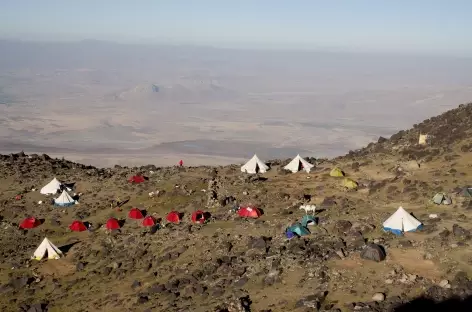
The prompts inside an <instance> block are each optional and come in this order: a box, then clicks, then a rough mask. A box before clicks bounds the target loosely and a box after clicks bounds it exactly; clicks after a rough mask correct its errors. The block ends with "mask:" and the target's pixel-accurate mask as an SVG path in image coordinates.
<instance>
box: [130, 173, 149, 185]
mask: <svg viewBox="0 0 472 312" xmlns="http://www.w3.org/2000/svg"><path fill="white" fill-rule="evenodd" d="M146 180H147V179H146V177H143V176H141V175H135V176H132V177H131V178H129V179H128V182H129V183H134V184H139V183H143V182H145V181H146Z"/></svg>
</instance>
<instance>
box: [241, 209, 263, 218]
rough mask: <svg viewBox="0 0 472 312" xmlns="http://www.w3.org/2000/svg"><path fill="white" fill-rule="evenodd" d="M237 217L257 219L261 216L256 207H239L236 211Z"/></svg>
mask: <svg viewBox="0 0 472 312" xmlns="http://www.w3.org/2000/svg"><path fill="white" fill-rule="evenodd" d="M238 215H239V216H240V217H242V218H253V219H257V218H259V217H260V216H261V215H262V212H261V211H260V210H259V209H257V208H256V207H241V208H239V210H238Z"/></svg>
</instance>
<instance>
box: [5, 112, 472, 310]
mask: <svg viewBox="0 0 472 312" xmlns="http://www.w3.org/2000/svg"><path fill="white" fill-rule="evenodd" d="M420 134H427V135H428V139H427V140H424V142H423V141H422V142H421V144H420V143H419V136H420ZM248 152H254V151H248ZM471 152H472V104H467V105H461V106H460V107H458V108H456V109H454V110H451V111H448V112H446V113H444V114H442V115H439V116H436V117H432V118H430V119H427V120H425V121H424V122H421V123H418V124H416V125H414V126H413V127H412V128H411V129H409V130H404V131H400V132H398V133H396V134H393V135H392V136H391V137H389V138H382V137H381V138H379V139H378V141H376V142H373V143H371V144H369V145H367V146H366V147H364V148H360V149H358V150H353V151H350V152H348V153H347V154H346V155H343V156H339V157H336V158H334V159H319V158H317V159H316V166H314V167H312V168H311V169H310V170H309V172H306V171H304V172H303V173H298V174H291V173H290V172H286V171H287V170H285V169H284V167H285V166H286V165H287V164H288V162H289V161H290V160H277V159H274V160H268V161H267V163H265V162H263V161H261V160H260V159H259V158H257V156H254V157H253V158H252V159H251V160H250V161H249V162H248V163H247V164H246V165H244V166H243V167H240V165H228V166H219V167H209V166H200V167H186V166H177V165H176V166H173V167H157V166H154V165H148V166H141V167H133V168H131V167H123V166H115V167H113V168H95V167H92V166H89V165H87V164H79V163H74V162H71V161H68V160H64V159H55V158H50V157H49V156H47V155H35V154H31V155H25V154H24V153H16V154H10V155H0V257H1V259H2V261H0V310H1V311H5V312H10V311H15V312H17V311H176V312H177V311H192V312H208V311H217V312H223V311H238V312H240V311H256V312H261V311H265V312H268V311H271V312H278V311H300V312H303V311H326V312H328V311H331V312H334V311H405V310H401V307H405V305H406V304H407V303H408V302H410V301H412V300H414V299H415V298H417V297H418V296H424V297H425V298H427V299H431V300H435V301H443V300H446V299H448V298H452V297H455V298H456V299H455V300H458V301H460V300H464V299H465V298H467V297H470V296H471V295H472V279H471V278H472V276H471V275H470V274H471V273H470V265H471V261H470V259H471V257H472V254H471V251H470V247H471V245H472V231H471V229H472V225H471V220H472V199H471V196H472V195H470V194H469V190H470V186H469V185H470V183H471V181H470V174H471V173H472V169H471V167H470V161H471ZM313 156H317V155H313ZM306 159H311V158H306ZM310 162H312V161H310ZM269 165H270V170H268V169H269ZM304 168H305V165H303V169H304ZM293 169H295V167H294V168H293ZM297 169H301V167H300V166H299V167H298V168H297ZM254 173H261V174H260V175H257V174H254ZM53 177H56V178H57V181H58V182H59V181H74V182H75V186H74V192H76V193H77V194H81V195H80V204H79V205H71V206H68V207H58V206H54V201H53V200H54V198H60V195H59V194H61V193H60V192H61V191H64V188H60V187H59V186H58V184H57V183H56V184H55V185H53V186H52V187H51V188H50V189H49V188H48V189H47V190H46V191H47V192H46V193H47V194H53V196H50V195H45V194H43V192H42V191H41V190H42V188H43V187H44V186H46V185H48V184H49V183H50V182H51V179H52V178H53ZM130 177H146V178H145V179H144V178H142V179H140V178H139V179H138V178H136V179H132V180H130ZM350 181H352V183H351V182H350ZM59 183H61V182H59ZM66 191H67V189H66ZM58 193H59V194H58ZM151 193H152V194H155V195H154V196H150V195H149V194H151ZM435 194H439V195H438V196H437V197H436V196H435ZM64 196H65V195H64ZM433 198H435V199H436V200H435V201H433V200H432V199H433ZM446 199H447V201H445V200H446ZM449 199H450V201H449ZM39 202H41V204H40V203H39ZM65 202H66V201H65ZM437 203H439V204H437ZM446 203H448V204H446ZM256 207H257V208H256ZM301 207H303V208H301ZM399 207H403V208H401V209H400V208H399ZM133 208H134V209H133ZM248 208H249V209H248ZM256 209H257V210H256ZM394 308H395V309H397V308H398V310H394ZM406 311H408V310H406Z"/></svg>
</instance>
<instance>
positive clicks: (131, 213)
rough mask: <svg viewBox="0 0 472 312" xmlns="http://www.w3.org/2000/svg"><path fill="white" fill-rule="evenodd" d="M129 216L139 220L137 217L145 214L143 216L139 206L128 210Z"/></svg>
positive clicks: (139, 217)
mask: <svg viewBox="0 0 472 312" xmlns="http://www.w3.org/2000/svg"><path fill="white" fill-rule="evenodd" d="M128 218H130V219H135V220H137V219H142V218H144V216H143V213H142V212H141V210H139V209H138V208H132V209H131V210H130V211H129V212H128Z"/></svg>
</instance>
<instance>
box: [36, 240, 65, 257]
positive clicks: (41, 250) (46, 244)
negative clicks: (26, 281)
mask: <svg viewBox="0 0 472 312" xmlns="http://www.w3.org/2000/svg"><path fill="white" fill-rule="evenodd" d="M46 253H47V254H48V259H59V258H60V257H62V256H63V254H62V251H60V250H59V248H57V247H56V246H55V245H54V244H53V243H51V241H50V240H49V239H47V238H44V240H43V242H42V243H41V244H40V245H39V247H38V248H37V249H36V251H35V252H34V254H33V257H31V259H34V260H41V259H43V258H44V256H46Z"/></svg>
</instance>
